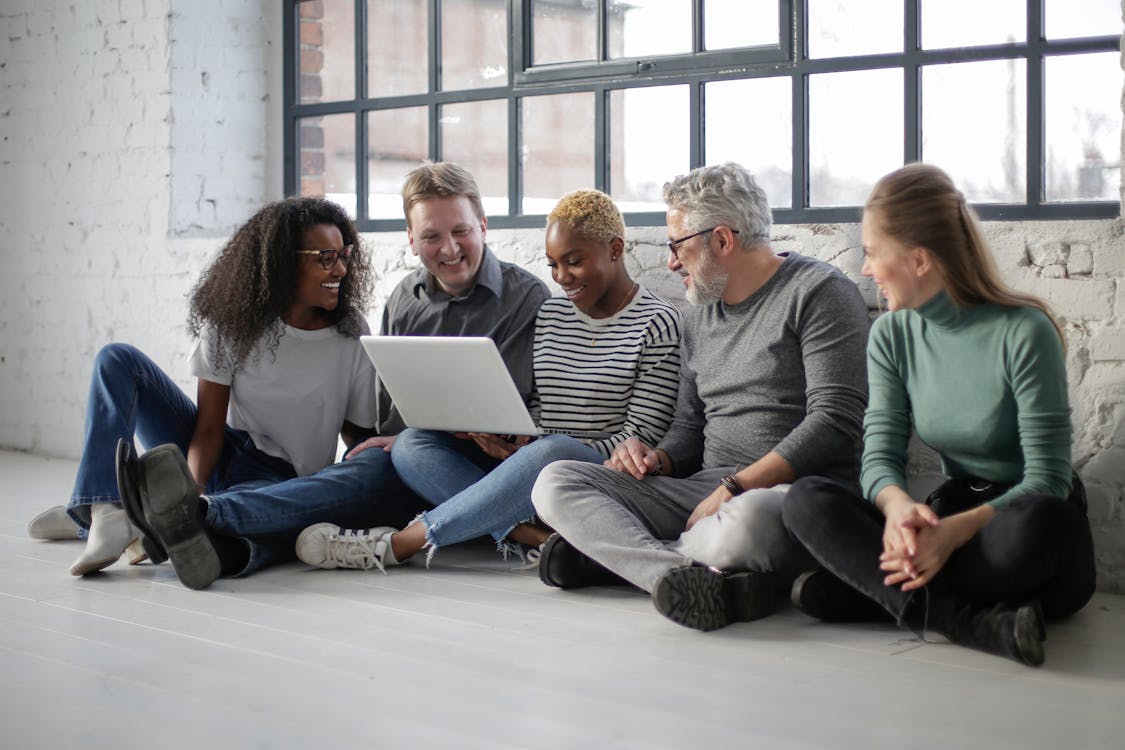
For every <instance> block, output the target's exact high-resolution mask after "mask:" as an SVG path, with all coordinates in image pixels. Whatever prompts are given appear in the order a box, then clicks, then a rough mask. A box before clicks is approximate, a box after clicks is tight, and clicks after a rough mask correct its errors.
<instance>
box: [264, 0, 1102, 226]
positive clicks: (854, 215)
mask: <svg viewBox="0 0 1125 750" xmlns="http://www.w3.org/2000/svg"><path fill="white" fill-rule="evenodd" d="M353 1H354V4H355V50H356V55H355V85H356V94H357V95H356V98H355V99H351V100H342V101H334V102H323V103H314V104H301V103H299V101H298V98H297V91H298V85H299V71H298V66H297V57H298V54H299V49H300V47H299V43H298V37H297V35H298V32H299V24H298V21H297V15H298V12H299V8H298V6H299V4H300V2H301V0H285V9H284V14H283V15H284V21H283V32H284V50H283V56H284V70H283V78H284V81H283V85H284V96H283V109H284V138H283V140H284V148H285V156H284V189H285V193H286V195H294V194H296V193H297V189H298V174H297V168H298V164H299V144H298V143H297V122H298V120H299V119H300V118H303V117H310V116H318V115H332V114H347V113H351V114H353V115H354V116H355V118H356V121H355V138H356V151H355V153H356V156H357V158H356V165H355V168H356V211H357V217H356V219H357V220H356V224H357V227H358V228H359V229H360V230H361V231H364V232H379V231H401V230H403V229H404V228H405V222H404V221H403V220H402V219H371V218H368V217H367V159H366V154H367V117H366V116H365V115H366V113H367V112H371V111H377V110H384V109H398V108H401V107H410V106H425V107H426V108H427V112H428V115H429V134H428V143H429V158H431V159H435V160H438V159H440V158H441V129H440V128H441V123H440V118H439V108H440V106H441V105H444V104H457V103H463V102H473V101H482V100H497V99H506V100H507V101H508V201H509V212H508V213H507V214H495V213H490V214H489V226H490V227H491V228H497V229H503V228H527V227H541V226H542V224H543V215H542V214H523V213H521V204H522V182H521V174H520V164H519V154H520V150H521V149H520V146H521V142H520V132H519V121H520V100H521V98H522V97H523V96H525V95H541V94H562V93H572V92H590V91H592V92H594V93H595V120H596V127H595V155H594V157H595V158H594V164H595V179H594V184H593V187H596V188H599V189H602V190H608V189H610V188H611V186H610V185H609V184H608V180H609V174H610V163H609V162H610V148H609V146H610V144H609V135H608V134H609V124H608V109H609V108H608V105H607V101H608V96H609V93H610V92H611V91H613V90H619V89H625V88H638V87H645V86H668V85H676V84H686V85H687V86H688V89H689V100H690V110H689V113H688V117H689V127H690V143H689V144H688V149H689V160H690V166H691V167H692V168H694V167H697V166H700V165H702V164H704V163H706V162H705V154H704V130H703V128H704V117H703V112H704V111H705V110H704V95H705V84H706V83H709V82H712V81H723V80H736V79H746V78H763V77H782V76H788V77H789V78H790V83H791V86H792V128H793V130H792V132H793V140H792V143H793V149H792V159H793V161H792V166H793V169H792V174H793V188H792V195H791V207H790V208H776V209H774V212H773V213H774V221H775V223H778V224H810V223H841V222H855V221H858V220H859V218H860V213H861V209H860V208H859V207H858V206H847V207H815V206H808V205H807V204H808V202H809V200H808V196H809V163H808V162H809V124H808V123H809V117H808V115H809V98H808V91H809V76H810V75H815V74H819V73H832V72H844V71H858V70H873V69H901V70H902V71H903V87H904V97H903V107H904V112H903V127H904V139H903V162H904V163H907V162H912V161H917V160H919V159H920V158H921V148H922V133H921V127H922V124H921V120H922V112H921V75H922V69H923V67H925V66H928V65H940V64H945V63H961V62H977V61H984V60H1008V59H1017V60H1026V76H1027V81H1026V91H1027V112H1026V127H1027V143H1026V165H1027V167H1026V187H1027V193H1026V194H1027V197H1028V201H1027V202H1026V203H1019V204H998V203H981V204H974V208H975V209H976V211H977V213H978V214H979V215H980V216H981V218H983V219H985V220H1005V221H1008V220H1066V219H1109V218H1117V217H1119V216H1121V202H1120V201H1083V202H1079V201H1068V202H1050V203H1049V202H1046V201H1045V200H1044V195H1045V192H1044V191H1045V174H1044V171H1045V170H1044V140H1043V139H1044V117H1045V110H1044V82H1043V71H1044V61H1045V60H1046V59H1047V58H1049V57H1054V56H1061V55H1071V54H1082V53H1089V52H1107V51H1119V50H1120V48H1121V47H1120V45H1121V38H1122V37H1121V35H1120V34H1117V35H1107V36H1100V37H1084V38H1078V39H1061V40H1046V39H1044V38H1043V33H1042V30H1043V25H1044V12H1045V5H1046V1H1047V0H1027V39H1026V41H1024V42H1017V43H1012V44H994V45H988V46H978V47H965V48H950V49H931V50H923V49H921V45H920V4H921V2H922V0H903V5H904V14H903V18H904V28H903V38H904V44H903V49H904V51H903V52H901V53H891V54H875V55H862V56H855V57H835V58H824V59H808V56H807V49H808V35H807V28H806V19H807V18H808V0H778V14H779V23H780V29H781V32H780V38H779V44H778V45H772V46H767V47H755V48H743V49H738V50H724V51H714V52H709V51H703V47H704V44H703V3H704V2H705V0H692V23H693V46H694V49H695V50H696V51H695V52H692V53H687V54H681V55H669V56H665V57H647V58H636V59H614V60H604V59H603V60H602V61H600V62H592V63H565V64H556V65H545V66H539V67H534V66H532V65H531V59H532V58H531V39H532V35H531V10H530V9H531V3H530V0H507V5H508V24H509V29H520V30H521V33H518V34H512V35H511V43H510V44H509V45H508V79H507V83H506V85H504V86H496V87H489V88H477V89H470V90H460V91H439V90H438V83H439V82H438V76H439V73H438V68H439V65H438V59H437V58H438V54H439V48H438V45H439V40H440V38H441V13H440V4H441V2H442V0H427V5H428V14H429V22H428V40H429V44H428V52H427V54H428V65H429V68H428V88H429V92H428V93H425V94H417V95H409V96H394V97H383V98H369V97H366V96H360V94H361V93H363V94H365V93H366V91H367V80H366V76H367V71H366V66H365V64H364V60H363V54H364V51H365V50H366V49H367V38H366V37H367V12H368V9H367V2H366V0H353ZM609 1H610V0H597V7H598V11H599V19H600V20H599V23H598V32H599V46H600V53H599V54H600V56H601V57H603V58H604V57H605V56H606V47H607V39H606V34H605V29H604V26H605V24H604V19H605V18H606V13H605V8H606V4H607V2H609ZM626 220H627V222H628V224H629V225H630V226H663V225H664V221H665V217H664V213H663V212H642V213H630V214H627V215H626Z"/></svg>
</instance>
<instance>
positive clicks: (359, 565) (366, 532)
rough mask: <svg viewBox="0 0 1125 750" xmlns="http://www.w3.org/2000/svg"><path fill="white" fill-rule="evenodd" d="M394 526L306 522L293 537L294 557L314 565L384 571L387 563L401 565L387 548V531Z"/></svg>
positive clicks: (389, 538) (389, 548) (390, 532)
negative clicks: (353, 526)
mask: <svg viewBox="0 0 1125 750" xmlns="http://www.w3.org/2000/svg"><path fill="white" fill-rule="evenodd" d="M396 531H398V529H394V528H391V527H390V526H377V527H376V528H374V529H341V528H340V527H339V526H337V525H336V524H334V523H317V524H313V525H312V526H309V527H308V528H307V529H305V530H304V531H302V532H301V535H300V536H298V537H297V557H298V558H300V560H301V562H303V563H306V564H308V565H314V566H316V567H318V568H324V569H325V570H330V569H332V568H352V569H356V570H371V568H378V569H379V570H381V571H383V573H386V572H387V570H386V568H387V566H388V565H401V563H400V562H399V561H398V560H396V559H395V555H394V552H393V551H392V550H391V534H393V533H395V532H396Z"/></svg>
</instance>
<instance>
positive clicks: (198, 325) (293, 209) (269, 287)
mask: <svg viewBox="0 0 1125 750" xmlns="http://www.w3.org/2000/svg"><path fill="white" fill-rule="evenodd" d="M318 224H332V225H334V226H335V227H336V228H337V229H339V230H340V234H342V235H343V238H344V244H345V245H352V246H353V247H354V248H355V250H354V251H353V252H352V256H351V259H350V260H349V262H348V273H347V275H345V276H344V278H343V279H342V280H341V281H340V302H339V304H338V305H337V306H336V308H335V309H334V310H325V311H324V320H325V321H326V322H327V323H328V324H329V325H332V326H335V327H336V330H337V331H339V332H340V333H342V334H344V335H346V336H352V337H355V336H358V335H359V334H360V327H361V319H362V312H361V311H362V310H365V309H367V306H368V302H369V298H370V294H371V275H372V272H371V266H370V265H369V263H368V260H367V257H366V254H365V253H364V252H363V249H362V247H361V244H360V239H359V234H358V233H357V232H356V228H355V225H354V224H353V223H352V221H351V219H349V218H348V215H347V214H346V213H344V209H342V208H340V207H339V206H338V205H336V204H335V203H332V202H331V201H328V200H325V199H324V198H287V199H285V200H283V201H278V202H276V203H270V204H269V205H267V206H265V207H264V208H262V209H261V210H260V211H258V213H256V214H254V215H253V216H252V217H251V218H250V220H249V221H247V222H246V223H245V224H243V225H242V226H241V227H239V229H238V231H236V232H235V233H234V236H233V237H231V239H230V242H228V243H227V245H226V247H224V248H223V250H222V252H220V253H219V257H218V258H216V259H215V261H214V262H213V263H212V264H211V265H210V266H208V268H207V270H205V271H204V272H203V275H202V276H201V277H200V279H199V281H198V282H197V283H196V285H195V288H194V289H192V292H191V307H190V313H189V315H188V330H189V331H190V332H191V335H192V336H195V337H198V336H199V334H200V331H201V330H202V329H203V328H204V327H205V326H206V327H208V328H210V329H211V330H212V331H213V333H214V340H213V342H212V343H213V344H214V346H215V348H216V350H217V351H222V350H224V349H225V350H226V351H227V352H229V353H230V355H231V356H232V357H233V358H234V366H235V367H238V366H239V365H241V364H242V363H243V362H244V361H245V360H246V358H247V357H248V356H249V355H250V353H251V352H252V351H253V350H254V345H255V344H256V343H257V342H258V341H259V340H260V339H261V338H262V337H263V335H266V334H269V335H270V337H271V338H270V344H269V348H270V349H271V350H273V349H276V347H277V342H278V340H279V339H280V338H281V333H282V331H283V330H284V329H283V328H282V319H283V316H284V315H285V314H286V312H288V310H289V308H290V306H292V304H293V301H294V300H295V299H296V294H297V269H298V265H297V264H298V260H297V257H298V256H297V251H298V250H301V249H303V248H302V247H301V245H302V243H303V241H304V236H305V232H307V231H308V230H309V229H311V228H312V227H314V226H317V225H318ZM216 353H217V352H216Z"/></svg>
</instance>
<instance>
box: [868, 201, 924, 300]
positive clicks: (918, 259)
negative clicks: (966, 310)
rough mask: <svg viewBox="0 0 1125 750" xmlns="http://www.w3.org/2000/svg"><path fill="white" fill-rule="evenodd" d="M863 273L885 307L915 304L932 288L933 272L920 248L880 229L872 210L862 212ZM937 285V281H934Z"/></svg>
mask: <svg viewBox="0 0 1125 750" xmlns="http://www.w3.org/2000/svg"><path fill="white" fill-rule="evenodd" d="M862 232H863V275H864V276H866V277H868V278H869V279H872V280H873V281H874V282H875V283H876V285H878V287H879V294H880V295H881V296H882V297H883V298H884V299H885V300H886V302H887V309H888V310H906V309H910V308H915V307H919V306H921V305H923V304H925V302H926V301H927V300H929V299H930V297H932V296H933V295H934V293H935V291H936V289H935V286H934V285H935V283H937V282H936V278H935V277H936V272H935V271H934V269H933V268H932V266H931V265H930V263H929V258H928V257H927V253H926V251H925V250H924V249H923V248H920V247H916V248H909V247H907V246H906V245H904V244H902V243H901V242H899V241H898V240H896V239H895V238H894V237H891V236H890V235H888V234H887V233H886V232H884V231H883V229H882V227H881V226H880V225H879V221H878V216H877V214H876V213H875V212H874V211H865V212H864V214H863V226H862ZM938 288H940V283H938Z"/></svg>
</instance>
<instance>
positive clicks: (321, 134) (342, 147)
mask: <svg viewBox="0 0 1125 750" xmlns="http://www.w3.org/2000/svg"><path fill="white" fill-rule="evenodd" d="M297 139H298V141H297V142H298V153H297V161H298V163H299V164H300V169H301V176H300V181H301V184H300V191H301V195H323V196H324V197H326V198H328V199H329V200H333V201H336V202H337V203H339V204H340V205H341V206H343V207H344V209H345V210H346V211H347V212H348V216H351V217H352V218H355V215H356V213H355V211H356V202H355V115H351V114H346V115H325V116H324V117H302V118H301V119H299V120H297ZM400 211H401V209H400Z"/></svg>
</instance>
